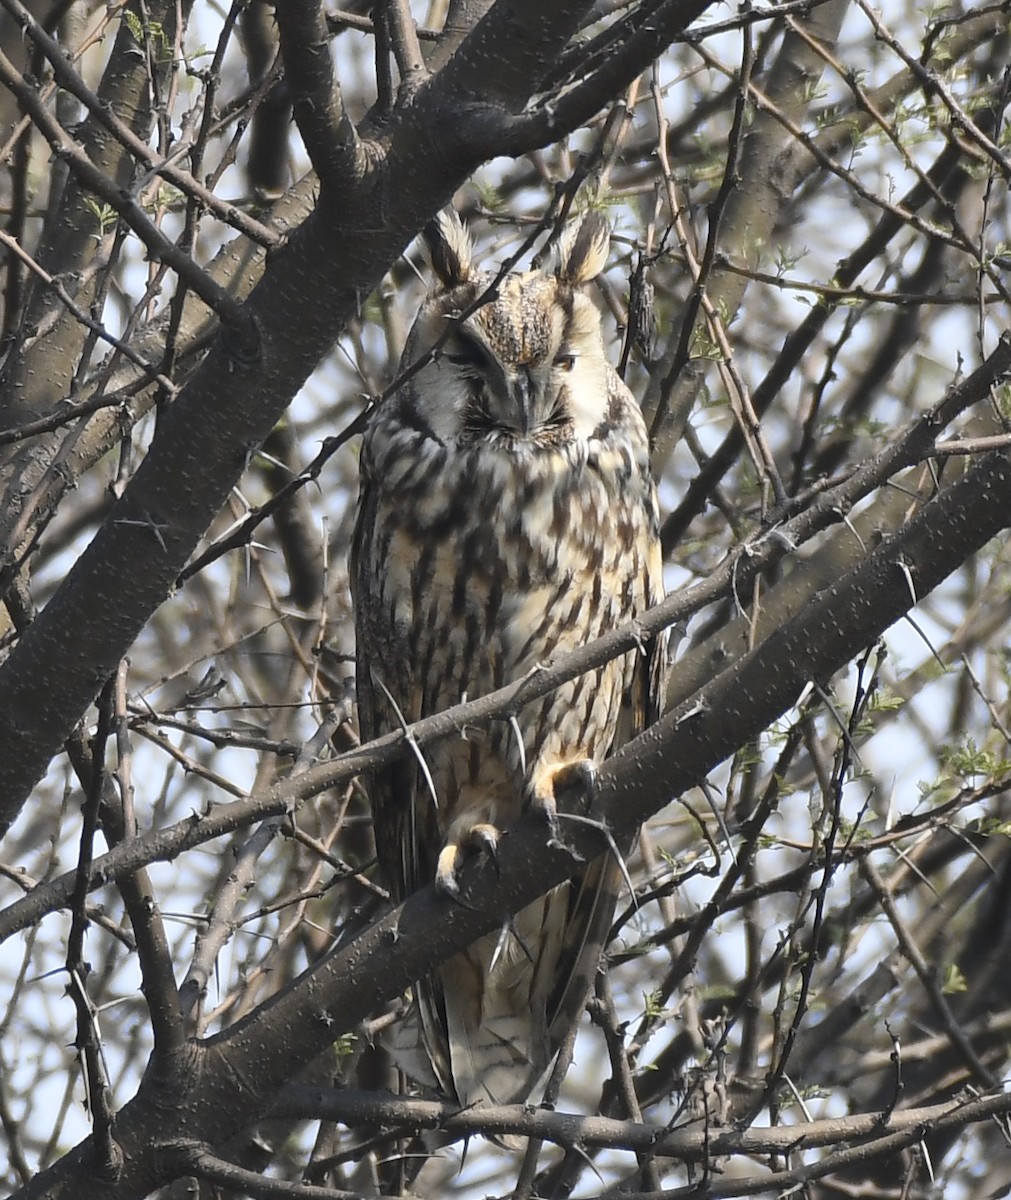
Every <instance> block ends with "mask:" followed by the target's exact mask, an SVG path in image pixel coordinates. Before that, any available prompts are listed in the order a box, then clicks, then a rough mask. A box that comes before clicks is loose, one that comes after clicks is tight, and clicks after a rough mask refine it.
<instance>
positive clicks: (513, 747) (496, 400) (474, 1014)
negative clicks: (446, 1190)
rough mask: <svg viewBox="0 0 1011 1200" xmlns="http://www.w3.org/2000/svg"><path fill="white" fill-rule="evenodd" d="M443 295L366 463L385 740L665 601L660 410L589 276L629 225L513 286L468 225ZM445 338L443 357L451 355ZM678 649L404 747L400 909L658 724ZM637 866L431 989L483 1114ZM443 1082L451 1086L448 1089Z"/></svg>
mask: <svg viewBox="0 0 1011 1200" xmlns="http://www.w3.org/2000/svg"><path fill="white" fill-rule="evenodd" d="M427 240H428V244H429V250H430V253H431V259H432V265H433V267H434V270H435V273H436V275H437V276H438V284H437V286H436V287H435V289H434V290H433V291H432V292H431V293H430V294H429V295H428V297H427V298H426V300H425V301H424V303H423V304H422V307H421V310H420V313H419V315H418V317H417V320H416V322H415V324H414V327H413V329H412V331H411V334H410V336H409V339H408V342H407V346H406V349H405V351H404V356H403V360H402V362H401V370H402V371H403V370H404V369H405V368H407V367H410V366H412V364H416V363H417V362H418V361H419V360H421V359H424V358H426V356H427V357H428V361H426V362H425V363H424V365H423V366H421V368H420V369H419V370H418V371H417V372H416V373H415V374H413V375H412V376H411V377H410V378H409V380H408V381H407V382H406V383H405V384H404V386H403V387H402V388H401V389H400V390H399V391H398V392H397V393H396V394H395V395H393V396H392V397H391V398H390V399H389V400H387V401H386V403H384V404H383V405H382V406H381V407H380V408H379V409H378V410H377V411H376V413H375V415H374V416H373V418H372V420H371V422H370V424H369V427H368V431H367V433H366V436H365V443H364V447H363V452H362V485H361V500H360V507H359V512H358V520H357V526H356V530H355V538H354V551H353V564H352V587H353V591H354V597H355V609H356V634H357V642H358V666H357V681H358V703H359V713H360V721H361V729H362V736H363V737H364V738H372V737H376V736H378V735H380V734H382V733H386V732H388V731H390V730H392V729H396V728H398V727H399V726H400V724H401V721H402V720H406V721H416V720H418V719H419V718H421V717H424V716H426V715H429V714H431V713H435V712H439V711H440V710H442V709H444V708H447V707H449V706H450V705H453V704H458V703H459V702H460V701H461V700H464V699H466V698H470V699H473V698H475V697H477V696H480V695H483V694H484V693H487V692H490V691H492V690H494V689H496V688H500V687H503V686H504V685H505V684H507V683H510V682H513V681H515V680H518V679H521V678H523V677H524V676H525V675H526V674H527V673H528V672H530V671H531V670H533V669H535V668H536V667H537V666H538V664H541V663H543V662H545V661H547V660H548V659H550V658H552V657H553V656H556V655H559V654H562V653H564V652H565V651H567V650H571V649H573V648H574V647H576V646H582V645H584V644H585V643H587V642H590V641H592V640H593V639H594V638H597V637H599V636H600V635H601V634H603V633H605V632H607V631H608V630H610V629H612V628H614V627H616V626H619V625H621V624H623V623H626V622H629V621H631V620H633V619H634V618H635V617H636V616H637V615H638V614H640V613H642V612H643V611H644V610H645V609H646V608H648V607H650V606H651V605H653V604H656V603H657V602H658V601H659V600H660V599H661V597H662V593H663V584H662V578H661V559H660V543H659V533H658V513H657V498H656V490H655V487H654V484H653V480H652V477H651V475H650V468H649V452H648V450H649V448H648V442H647V436H646V429H645V425H644V423H643V419H642V414H641V413H640V410H639V408H638V406H637V404H636V402H635V400H634V398H633V397H632V395H631V393H630V392H629V390H628V389H627V388H626V387H625V385H624V383H622V381H621V380H620V379H619V377H618V375H617V373H616V372H615V371H614V370H613V368H612V367H611V366H610V364H609V363H608V361H607V358H606V356H605V352H604V344H603V338H602V335H601V323H600V316H599V314H598V312H597V309H596V307H595V306H594V304H593V302H592V301H591V300H590V299H589V297H588V296H586V295H585V294H584V290H583V289H584V285H586V284H587V283H588V282H589V281H590V280H592V279H593V278H594V277H595V276H596V275H597V274H598V273H599V272H600V271H601V270H602V269H603V266H604V263H605V259H606V256H607V250H608V240H609V229H608V226H607V224H606V222H605V221H604V220H603V219H602V218H601V217H600V216H599V215H598V214H595V213H591V214H590V215H588V216H587V217H585V218H584V219H583V220H582V222H581V223H580V224H578V225H573V226H572V227H570V228H569V229H568V230H567V231H566V232H565V234H564V235H563V237H562V239H561V242H560V245H559V250H558V253H557V258H556V264H555V266H554V268H553V270H551V271H540V270H535V271H528V272H523V273H515V274H509V275H505V276H504V277H502V278H497V277H496V276H495V274H494V273H487V272H484V271H481V270H479V269H478V268H477V267H476V266H475V265H474V262H473V251H472V248H471V244H470V240H469V237H468V235H467V233H466V232H465V230H464V229H463V227H462V225H461V223H460V221H459V219H458V218H457V217H456V216H455V214H451V213H450V214H444V215H442V216H441V217H440V218H439V219H438V220H436V221H435V222H433V224H432V226H430V228H429V230H428V232H427ZM433 347H436V349H435V352H434V353H430V352H431V351H432V348H433ZM661 641H662V639H657V640H656V641H655V642H651V643H648V644H646V645H645V646H643V647H642V648H641V649H639V650H635V651H632V652H630V653H628V654H625V655H622V656H621V657H619V658H617V659H614V660H612V661H611V662H608V663H606V664H604V665H603V666H601V667H598V668H597V669H595V670H593V671H590V672H589V673H588V674H586V675H583V676H582V677H581V678H578V679H575V680H573V681H572V682H570V683H567V684H565V685H564V686H562V687H560V688H559V689H558V690H557V691H555V692H553V693H552V694H551V695H548V696H546V697H544V698H543V699H540V700H536V701H534V702H532V703H530V704H528V705H527V706H526V707H525V708H524V709H523V710H522V711H521V712H519V713H518V714H517V716H516V719H515V720H514V721H501V722H498V723H495V724H493V725H492V726H491V728H489V729H488V730H487V731H485V732H477V731H474V730H468V731H467V733H466V736H465V737H464V736H460V737H457V738H451V739H448V740H446V741H443V742H441V743H439V744H438V745H437V746H434V747H431V748H429V749H428V750H426V751H425V759H426V763H427V767H428V772H427V775H428V778H426V776H425V773H424V772H423V771H422V769H421V767H420V766H419V764H418V762H417V760H416V759H415V758H411V757H407V756H405V757H402V758H401V759H400V760H399V761H398V762H396V763H394V764H393V765H391V766H389V767H384V768H382V769H381V770H379V771H377V772H376V774H375V776H374V778H373V779H372V780H371V781H370V794H371V800H372V807H373V818H374V826H375V841H376V849H377V853H378V856H379V863H380V867H381V869H382V871H383V874H384V876H385V878H386V881H387V883H388V886H389V887H390V889H391V891H392V893H393V895H394V897H395V898H396V899H398V900H399V899H402V898H404V897H405V896H406V895H408V894H409V893H410V892H412V891H414V890H415V889H416V888H418V887H420V886H422V885H423V884H425V883H428V882H430V881H432V880H433V879H434V880H435V882H436V884H437V886H439V887H440V888H441V889H442V890H443V891H445V892H447V893H450V894H453V893H455V892H456V891H457V890H458V883H457V876H458V872H459V870H460V867H461V864H462V862H463V860H464V858H465V857H466V856H467V855H468V854H471V853H474V852H477V851H485V852H488V853H492V854H494V853H495V846H496V843H497V841H498V839H499V836H500V832H501V831H502V830H504V829H508V828H509V827H510V826H513V825H515V824H516V823H517V822H518V821H519V819H520V817H521V816H522V815H523V813H524V812H525V810H526V809H527V808H528V807H531V806H532V807H533V808H534V809H535V810H537V811H539V812H540V813H542V814H543V817H544V819H545V828H546V830H547V829H549V828H552V827H554V822H555V820H556V817H555V788H556V786H561V785H562V783H563V782H564V781H565V780H566V778H567V777H571V775H572V773H579V775H580V776H581V777H582V778H585V779H587V780H592V771H593V764H594V763H596V762H599V761H600V760H601V759H603V758H605V757H606V756H607V755H608V754H609V753H610V752H611V751H613V750H614V749H616V748H617V747H618V746H620V745H621V744H622V743H624V742H625V741H627V740H628V739H629V738H630V737H633V736H634V735H635V734H636V733H637V732H639V731H640V730H641V729H642V728H644V726H645V725H646V724H648V723H649V722H650V721H651V720H652V719H654V717H655V716H656V710H657V706H658V703H659V700H660V694H661V691H662V674H663V662H664V652H663V646H662V644H661ZM615 884H616V870H615V865H614V864H613V863H611V862H605V861H604V860H601V861H598V862H597V863H594V864H591V865H589V866H587V867H584V868H583V869H582V870H581V871H580V872H579V873H578V874H577V875H575V876H574V877H573V879H572V880H570V881H569V882H568V883H566V884H563V885H561V886H560V887H557V888H555V889H554V890H553V891H552V892H550V893H548V895H546V896H543V897H541V898H540V899H538V900H536V901H534V903H532V904H530V905H529V906H528V907H527V908H525V909H524V910H523V911H522V912H520V913H519V914H518V915H517V916H516V917H515V918H513V920H512V921H511V922H510V923H509V924H508V925H507V926H506V927H505V928H504V929H503V931H502V932H501V933H500V934H491V935H488V936H487V937H484V938H482V939H481V940H480V941H478V942H476V943H475V944H474V945H473V946H471V947H470V948H469V949H468V950H466V951H464V952H462V953H460V954H458V955H456V956H455V957H454V958H452V959H451V960H450V961H449V962H447V963H446V964H445V965H444V966H443V967H441V968H440V969H439V970H438V971H436V972H435V973H434V974H433V975H432V976H431V977H430V978H428V979H426V980H421V981H419V983H418V985H417V987H416V989H415V1000H416V1019H415V1022H414V1028H415V1030H416V1032H417V1037H416V1039H415V1041H416V1044H417V1043H418V1042H420V1048H421V1049H422V1050H423V1053H424V1056H425V1058H426V1060H427V1065H428V1066H430V1068H431V1070H430V1071H423V1070H418V1069H415V1070H414V1071H413V1073H414V1074H415V1075H416V1076H417V1077H419V1078H423V1077H425V1076H427V1077H428V1078H429V1081H430V1082H436V1083H437V1084H438V1085H439V1086H440V1087H441V1088H442V1090H443V1091H444V1092H445V1093H446V1094H447V1095H450V1096H453V1095H455V1096H456V1098H457V1099H458V1100H459V1101H460V1103H461V1104H468V1103H472V1102H474V1101H478V1100H488V1101H491V1102H494V1103H510V1102H515V1101H518V1100H526V1099H527V1098H528V1097H529V1096H530V1095H531V1093H532V1092H534V1091H535V1090H536V1088H537V1087H538V1084H539V1082H540V1081H541V1080H542V1078H543V1077H544V1075H545V1073H546V1071H547V1069H548V1068H549V1067H550V1065H551V1063H552V1060H553V1058H554V1056H555V1054H556V1053H557V1050H558V1047H559V1044H560V1042H561V1040H562V1039H563V1037H564V1036H565V1034H566V1032H567V1030H568V1028H569V1026H570V1024H571V1022H572V1021H573V1020H574V1019H575V1018H576V1016H577V1015H578V1008H579V1006H580V1005H581V1004H582V1003H583V1002H584V1000H585V992H586V985H587V981H588V980H589V979H590V978H592V970H593V967H594V965H595V963H596V957H597V955H598V954H599V952H600V948H601V942H602V939H603V936H604V934H605V933H606V930H607V927H608V925H609V922H610V920H611V915H612V912H613V906H614V895H615ZM432 1076H434V1079H432Z"/></svg>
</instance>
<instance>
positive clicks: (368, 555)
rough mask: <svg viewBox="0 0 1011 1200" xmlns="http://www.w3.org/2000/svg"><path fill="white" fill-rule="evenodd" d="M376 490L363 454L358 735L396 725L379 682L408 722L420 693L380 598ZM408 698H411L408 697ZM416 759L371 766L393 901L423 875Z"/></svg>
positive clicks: (381, 852)
mask: <svg viewBox="0 0 1011 1200" xmlns="http://www.w3.org/2000/svg"><path fill="white" fill-rule="evenodd" d="M378 502H379V490H378V488H377V487H376V486H375V484H373V483H372V482H371V481H370V478H369V469H368V466H367V455H366V454H365V453H363V456H362V490H361V496H360V498H359V505H358V517H357V521H356V524H355V530H354V536H353V539H352V545H351V592H352V598H353V600H354V610H355V644H356V645H355V651H356V653H355V656H356V668H355V680H356V690H357V695H358V723H359V728H360V731H361V737H362V741H363V742H365V741H371V740H372V739H373V738H376V737H380V736H381V735H382V734H384V733H389V732H391V731H392V730H395V729H396V728H397V727H398V724H399V720H398V717H397V714H396V712H395V711H394V710H393V707H392V705H391V704H390V701H389V698H388V696H387V695H386V691H384V690H383V685H385V688H386V689H387V690H388V691H389V693H390V694H391V695H393V696H397V697H399V698H400V700H399V703H398V707H399V709H400V713H401V715H402V716H403V719H404V720H405V721H407V722H408V723H410V722H412V721H416V720H418V718H419V717H420V715H421V714H420V712H418V711H415V709H417V708H419V707H420V701H419V700H418V699H417V698H412V697H411V696H410V691H411V690H413V689H409V687H408V681H407V680H406V679H405V678H404V677H403V676H404V665H403V662H402V659H400V658H398V657H397V656H396V655H394V654H393V653H392V652H391V649H390V648H391V646H392V645H393V644H394V640H395V639H394V636H393V634H394V630H393V629H392V628H391V627H390V617H389V614H388V612H387V610H386V608H385V606H384V605H383V604H382V603H381V602H380V582H381V578H382V576H381V574H380V572H382V571H383V570H384V569H385V564H383V563H382V562H381V561H380V560H379V555H378V553H377V547H376V546H375V545H374V542H373V531H374V530H375V518H376V506H377V504H378ZM412 699H413V702H412ZM417 783H418V772H417V766H416V764H415V763H414V761H413V760H412V759H411V758H410V757H401V758H400V759H399V760H397V761H396V762H393V763H389V764H386V765H384V766H382V767H378V768H376V770H375V771H373V772H371V773H370V779H369V801H370V804H371V807H372V826H373V834H374V838H375V843H376V856H377V858H378V859H379V869H380V873H381V875H382V878H383V879H384V880H385V881H386V883H387V884H388V885H389V887H390V888H391V890H392V891H393V893H394V895H393V898H394V900H396V901H400V900H403V899H405V898H406V897H407V896H408V895H409V894H410V893H411V892H413V891H415V890H416V889H417V888H418V887H419V886H420V884H421V883H422V882H428V880H427V879H422V877H421V865H420V864H419V862H418V850H417V838H416V836H415V830H414V828H413V822H414V808H415V805H414V798H415V792H416V789H417Z"/></svg>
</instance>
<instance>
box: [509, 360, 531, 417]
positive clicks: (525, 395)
mask: <svg viewBox="0 0 1011 1200" xmlns="http://www.w3.org/2000/svg"><path fill="white" fill-rule="evenodd" d="M534 390H535V385H534V381H533V378H532V377H531V374H530V369H529V368H528V367H520V369H519V370H518V371H517V372H516V374H515V375H514V376H513V378H512V379H511V380H510V382H509V397H510V399H511V400H512V402H513V405H514V407H515V409H516V416H517V418H518V419H519V427H520V432H521V433H529V432H530V428H531V425H532V418H533V413H534V400H535V397H534Z"/></svg>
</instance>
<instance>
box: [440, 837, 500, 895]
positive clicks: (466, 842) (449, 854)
mask: <svg viewBox="0 0 1011 1200" xmlns="http://www.w3.org/2000/svg"><path fill="white" fill-rule="evenodd" d="M501 836H502V834H501V831H500V830H499V829H498V828H496V826H494V825H492V824H490V823H489V822H487V821H482V822H481V823H480V824H478V825H471V827H470V828H469V829H465V830H464V831H463V833H462V835H461V836H459V837H456V838H452V837H451V838H450V840H449V841H447V842H446V844H445V845H444V846H443V847H442V849H441V850H440V851H439V860H438V862H437V863H436V867H435V886H436V888H437V889H438V890H439V891H440V892H442V893H443V895H445V896H451V897H452V898H453V899H454V900H456V899H458V898H459V895H460V879H459V875H460V868H461V867H462V866H463V862H464V859H465V858H466V856H467V855H468V854H474V853H477V852H480V851H482V850H483V851H484V853H485V854H487V855H488V857H489V858H490V859H491V861H492V863H493V865H494V867H495V870H496V871H497V870H498V842H499V838H500V837H501Z"/></svg>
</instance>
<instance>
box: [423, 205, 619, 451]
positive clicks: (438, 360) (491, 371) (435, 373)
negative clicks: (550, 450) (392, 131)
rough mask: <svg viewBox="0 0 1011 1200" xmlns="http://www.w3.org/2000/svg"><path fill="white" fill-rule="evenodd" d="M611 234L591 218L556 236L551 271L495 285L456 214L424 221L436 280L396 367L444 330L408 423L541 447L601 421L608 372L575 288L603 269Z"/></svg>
mask: <svg viewBox="0 0 1011 1200" xmlns="http://www.w3.org/2000/svg"><path fill="white" fill-rule="evenodd" d="M609 236H610V229H609V227H608V225H607V222H606V221H605V220H604V218H603V217H601V216H600V214H598V213H590V214H589V215H588V216H586V217H584V218H583V220H582V221H581V222H580V223H577V224H573V225H572V226H570V227H569V228H568V229H567V230H566V231H565V233H564V234H563V236H562V238H561V240H560V242H559V247H558V252H557V255H556V260H555V264H554V266H553V268H552V269H551V270H546V271H524V272H518V273H515V274H511V275H506V276H505V277H503V278H502V279H499V280H498V282H497V283H496V282H495V279H496V277H495V273H493V272H487V271H482V270H480V269H478V268H477V267H476V266H475V264H474V252H473V247H472V245H471V241H470V238H469V236H468V234H467V231H466V230H465V229H464V227H463V225H462V224H461V223H460V219H459V217H457V216H456V214H455V213H452V212H445V213H442V214H440V216H439V217H438V218H437V219H436V220H435V221H433V222H432V224H431V225H430V226H429V228H428V229H427V230H426V234H425V237H426V241H427V243H428V248H429V253H430V256H431V260H432V267H433V269H434V271H435V274H436V277H437V280H438V284H437V286H436V288H435V289H434V290H433V291H432V292H430V293H429V295H428V297H427V298H426V299H425V302H424V303H423V305H422V307H421V311H420V312H419V314H418V318H417V320H416V322H415V324H414V328H413V329H412V331H411V336H410V338H409V339H408V343H407V349H406V351H405V354H404V363H403V365H404V366H408V365H410V364H411V363H413V362H416V361H417V360H418V359H419V358H420V357H422V356H423V355H424V354H425V353H427V351H429V350H430V349H431V348H432V346H434V345H435V344H436V343H437V342H438V341H439V339H440V338H443V337H446V335H447V331H448V337H446V341H445V342H444V343H443V345H442V346H441V348H440V349H439V351H438V352H437V353H436V355H435V357H434V359H433V361H432V362H430V363H428V364H427V365H426V366H425V367H424V368H423V369H422V370H421V371H420V372H419V373H418V375H417V376H415V378H414V380H413V383H412V387H411V394H410V403H412V405H413V407H414V409H415V415H416V418H417V419H418V420H419V421H420V422H421V423H423V424H424V426H426V427H427V428H428V429H430V430H431V431H432V433H433V434H434V435H435V436H436V437H437V438H439V439H440V440H441V441H450V440H454V439H456V440H461V441H465V442H474V441H480V440H482V439H484V440H497V441H506V442H512V443H518V442H528V443H535V444H542V445H551V444H557V443H559V442H562V441H568V440H570V439H572V438H586V437H589V436H590V435H591V434H592V433H593V431H594V430H595V429H596V428H597V427H598V426H599V425H600V424H601V422H602V421H604V419H605V417H606V414H607V406H608V392H609V387H608V374H609V372H610V370H611V368H610V367H609V365H608V363H607V359H606V357H605V354H604V344H603V338H602V336H601V328H600V315H599V313H598V312H597V309H596V307H595V305H594V304H593V302H592V301H591V300H590V298H589V297H588V296H586V295H585V294H584V292H583V287H584V285H585V284H587V283H589V281H590V280H592V279H593V278H595V277H596V276H597V275H598V274H599V273H600V271H601V270H602V269H603V267H604V263H605V261H606V259H607V250H608V241H609ZM475 305H476V307H475ZM471 310H473V311H471ZM463 314H467V315H463Z"/></svg>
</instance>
